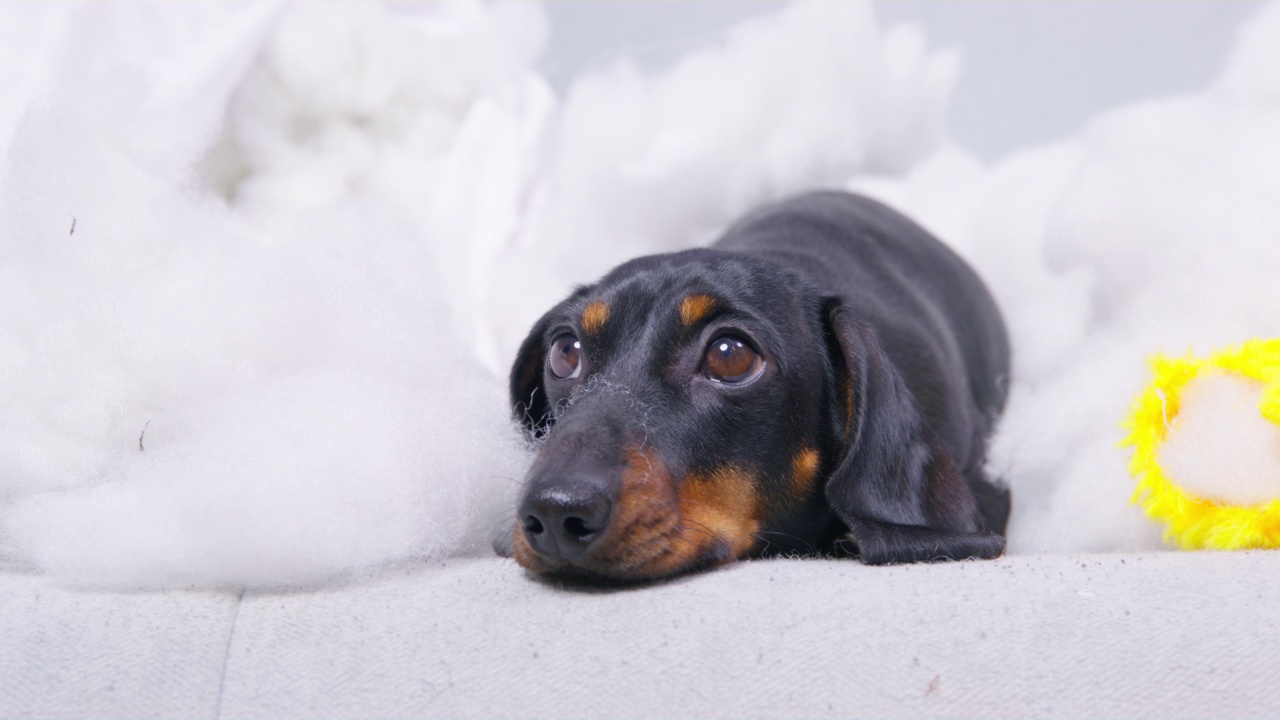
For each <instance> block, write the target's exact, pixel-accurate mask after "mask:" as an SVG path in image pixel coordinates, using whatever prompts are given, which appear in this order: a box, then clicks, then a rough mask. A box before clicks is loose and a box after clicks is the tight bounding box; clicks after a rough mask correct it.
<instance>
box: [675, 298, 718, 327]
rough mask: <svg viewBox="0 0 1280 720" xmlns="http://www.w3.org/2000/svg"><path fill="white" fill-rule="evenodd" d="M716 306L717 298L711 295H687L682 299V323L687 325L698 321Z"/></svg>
mask: <svg viewBox="0 0 1280 720" xmlns="http://www.w3.org/2000/svg"><path fill="white" fill-rule="evenodd" d="M715 306H716V299H715V298H713V297H711V296H710V295H686V296H685V298H684V300H681V301H680V324H681V325H684V326H685V327H689V326H690V325H692V324H694V323H696V322H698V321H699V320H701V319H702V318H704V317H706V316H707V313H709V312H711V308H714V307H715Z"/></svg>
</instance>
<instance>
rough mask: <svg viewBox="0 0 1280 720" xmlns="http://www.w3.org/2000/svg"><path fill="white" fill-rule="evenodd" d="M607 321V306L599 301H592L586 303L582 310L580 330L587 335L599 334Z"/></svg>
mask: <svg viewBox="0 0 1280 720" xmlns="http://www.w3.org/2000/svg"><path fill="white" fill-rule="evenodd" d="M608 320H609V306H608V305H606V304H605V303H603V302H601V301H599V300H593V301H592V302H590V303H587V306H586V307H585V308H583V309H582V329H583V330H584V331H585V332H587V333H588V334H591V335H594V334H596V333H598V332H600V328H602V327H604V324H605V323H606V322H608Z"/></svg>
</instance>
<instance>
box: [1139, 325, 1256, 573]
mask: <svg viewBox="0 0 1280 720" xmlns="http://www.w3.org/2000/svg"><path fill="white" fill-rule="evenodd" d="M1151 369H1152V370H1153V371H1154V373H1155V379H1154V380H1152V382H1151V384H1150V385H1148V386H1147V388H1146V389H1145V390H1143V391H1142V393H1141V394H1139V395H1138V397H1137V398H1136V399H1135V400H1134V403H1133V409H1132V411H1131V412H1130V414H1129V417H1128V419H1127V420H1126V421H1125V423H1124V426H1125V428H1126V429H1128V430H1129V435H1128V437H1126V438H1125V439H1124V441H1123V443H1122V445H1125V446H1133V449H1134V450H1133V458H1132V459H1131V460H1130V462H1129V472H1130V473H1132V474H1133V476H1134V478H1135V479H1136V480H1137V481H1138V489H1137V490H1136V491H1135V492H1134V495H1133V502H1138V503H1141V504H1142V508H1143V510H1145V511H1146V513H1147V515H1149V516H1150V517H1152V518H1155V519H1156V520H1160V521H1162V522H1164V523H1165V525H1166V528H1165V541H1166V542H1176V543H1177V544H1178V545H1179V546H1180V547H1182V548H1183V549H1184V550H1197V549H1205V548H1210V549H1215V550H1236V549H1243V548H1271V547H1280V498H1277V499H1275V500H1272V501H1270V502H1268V503H1264V504H1262V505H1249V506H1241V505H1229V504H1226V503H1222V502H1217V501H1215V500H1212V499H1209V498H1202V497H1197V496H1195V495H1192V494H1190V493H1188V492H1186V491H1185V490H1183V489H1182V488H1180V487H1178V486H1177V485H1175V484H1174V483H1173V482H1172V481H1170V480H1169V478H1168V477H1167V476H1166V475H1165V474H1164V469H1163V468H1161V467H1160V463H1159V462H1158V461H1157V451H1158V450H1159V448H1160V444H1161V443H1163V442H1164V440H1165V436H1166V434H1167V432H1168V429H1169V426H1170V423H1172V422H1173V419H1174V418H1175V417H1177V416H1178V411H1179V409H1180V408H1181V397H1182V389H1183V388H1184V387H1185V386H1186V385H1187V383H1189V382H1191V380H1192V379H1194V378H1195V377H1196V376H1198V375H1200V374H1201V373H1203V372H1205V371H1206V370H1213V369H1219V370H1225V371H1227V372H1231V373H1236V374H1238V375H1242V376H1244V377H1247V378H1252V379H1254V380H1257V381H1260V382H1261V383H1263V391H1262V400H1261V402H1260V403H1259V409H1260V410H1261V412H1262V416H1263V417H1265V418H1266V419H1268V420H1270V421H1271V422H1273V423H1276V424H1277V425H1280V338H1276V339H1272V340H1251V341H1249V342H1246V343H1244V344H1243V345H1240V346H1239V347H1233V348H1228V349H1226V350H1222V351H1219V352H1216V353H1214V354H1213V355H1210V356H1209V357H1208V358H1197V357H1194V356H1191V355H1188V356H1187V357H1185V358H1171V357H1168V356H1165V355H1156V356H1154V357H1152V358H1151Z"/></svg>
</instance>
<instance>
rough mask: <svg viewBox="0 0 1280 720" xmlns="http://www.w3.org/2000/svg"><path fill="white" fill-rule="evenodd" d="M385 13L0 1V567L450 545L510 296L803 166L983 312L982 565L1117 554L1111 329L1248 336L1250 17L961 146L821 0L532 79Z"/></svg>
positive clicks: (470, 12) (930, 101)
mask: <svg viewBox="0 0 1280 720" xmlns="http://www.w3.org/2000/svg"><path fill="white" fill-rule="evenodd" d="M395 7H396V9H386V8H383V7H381V6H376V5H369V4H355V5H344V4H324V5H313V6H307V5H301V6H258V7H244V6H240V7H236V6H232V7H224V6H212V7H204V6H196V7H194V8H193V7H189V6H185V5H155V6H139V5H133V6H124V7H106V6H102V7H99V6H95V5H91V4H90V5H84V6H61V5H59V6H53V7H44V6H34V5H31V6H5V7H2V8H0V87H3V88H5V89H6V92H5V93H4V94H3V95H2V96H0V146H2V147H3V150H4V152H3V155H0V398H2V399H3V403H2V404H0V559H3V560H5V561H6V563H7V564H9V565H16V566H30V567H34V568H38V569H39V570H41V571H43V572H45V573H47V574H49V575H51V576H54V577H56V578H59V579H62V580H65V581H68V582H73V583H80V584H90V585H100V586H114V587H173V586H187V585H200V586H242V587H243V586H286V585H293V584H305V583H315V582H323V581H326V580H329V579H332V578H341V577H349V576H351V575H353V574H358V573H360V572H363V571H365V570H367V569H371V568H376V567H380V566H385V565H388V564H394V563H402V562H414V561H420V560H422V559H424V558H433V557H442V556H446V555H449V554H454V553H459V552H484V551H486V549H487V543H488V539H489V537H490V536H491V534H492V533H493V531H494V530H495V529H496V528H497V527H498V525H499V524H500V523H502V522H504V521H505V522H509V521H510V520H511V516H512V514H513V513H512V508H511V502H512V494H513V491H514V489H515V487H516V484H517V483H518V481H519V479H520V477H521V475H522V472H523V468H524V465H525V463H526V462H527V460H528V458H527V456H526V453H525V451H524V449H523V447H522V445H521V438H520V437H519V434H518V431H517V430H516V429H515V428H514V427H513V426H512V424H511V423H510V422H509V419H508V409H507V406H506V399H505V377H504V376H505V370H506V367H507V364H508V363H509V361H510V358H511V357H512V355H513V353H514V348H515V346H516V345H517V344H518V343H519V341H520V340H521V339H522V337H523V335H524V333H525V332H526V331H527V329H528V327H529V325H530V324H531V323H532V321H533V320H534V319H535V318H536V317H537V316H538V315H539V314H541V313H542V312H543V311H544V310H545V309H546V307H548V306H549V305H550V304H551V303H552V302H554V301H555V300H556V299H558V298H559V297H560V296H561V295H562V294H563V293H564V292H565V291H566V290H567V289H568V288H569V287H571V286H572V285H574V284H577V283H582V282H587V281H590V280H592V279H594V277H596V276H598V275H599V274H600V273H602V272H604V271H605V270H607V269H608V267H609V266H611V265H612V264H614V263H616V262H618V261H620V260H623V259H625V258H627V257H629V256H633V255H636V254H642V253H646V252H654V251H662V250H669V249H673V248H678V247H684V246H688V245H692V244H696V243H699V242H705V241H706V240H708V239H710V238H711V237H712V236H713V235H714V234H715V232H716V231H717V230H718V229H719V228H720V227H722V226H723V225H724V224H725V223H727V222H729V221H731V220H732V219H734V218H735V217H736V216H737V215H739V214H740V213H742V212H744V211H746V210H747V209H749V208H750V207H752V206H753V205H755V204H758V203H761V202H764V201H768V200H771V199H776V198H779V197H782V196H785V195H789V194H792V193H795V192H799V191H802V190H805V189H809V188H814V187H823V186H825V187H832V186H836V187H839V186H850V187H857V188H861V189H864V190H865V191H867V192H871V193H873V194H877V195H879V196H882V197H883V198H885V199H887V200H889V201H890V202H892V203H894V204H897V205H898V206H900V207H901V208H903V209H904V210H906V211H908V212H909V213H911V214H913V215H915V216H917V217H918V218H919V219H920V220H921V221H922V222H924V223H925V224H926V225H928V226H930V227H931V228H933V229H934V230H935V231H937V232H938V233H939V234H940V235H941V236H942V237H943V238H945V239H947V240H948V241H950V242H952V243H953V244H954V245H955V246H956V247H957V249H958V250H960V251H961V252H962V253H963V254H965V255H966V256H967V257H968V258H970V259H971V260H972V261H973V262H974V263H975V264H976V265H977V266H978V267H979V269H980V270H981V272H982V273H983V275H984V276H985V277H986V278H987V279H988V281H989V282H990V283H991V285H992V287H993V289H994V290H995V292H996V294H997V296H998V298H999V299H1000V301H1001V303H1002V305H1003V307H1004V308H1005V310H1006V314H1007V316H1008V320H1009V324H1010V328H1011V330H1012V332H1013V336H1014V343H1015V348H1014V349H1015V355H1016V359H1015V365H1016V377H1015V385H1014V394H1013V397H1012V400H1011V404H1010V407H1009V412H1008V414H1007V417H1006V421H1005V423H1004V426H1003V428H1002V430H1001V432H1000V435H999V437H998V438H997V443H996V448H995V451H994V458H993V462H994V464H995V465H996V467H997V468H998V470H999V471H1000V474H1001V475H1002V476H1003V477H1004V478H1005V479H1006V480H1007V481H1008V483H1009V484H1010V485H1011V486H1012V487H1013V491H1014V494H1015V495H1014V497H1015V514H1014V522H1013V525H1012V527H1011V544H1010V549H1011V551H1013V552H1025V551H1038V550H1054V551H1065V550H1080V549H1117V550H1120V549H1137V548H1143V547H1150V546H1152V545H1153V544H1154V543H1156V542H1157V541H1158V537H1159V530H1158V528H1156V527H1154V526H1153V525H1151V524H1150V523H1148V522H1147V521H1145V520H1144V519H1143V518H1142V517H1141V516H1140V514H1139V513H1138V512H1137V511H1136V510H1135V509H1133V508H1132V507H1131V506H1130V505H1129V503H1128V500H1129V494H1130V493H1131V491H1132V483H1131V482H1130V480H1129V479H1128V477H1127V475H1126V473H1125V471H1124V464H1125V460H1126V457H1125V454H1124V453H1123V452H1122V451H1120V450H1119V449H1117V448H1116V447H1115V444H1116V441H1117V440H1118V439H1119V437H1120V433H1121V431H1120V430H1119V428H1118V422H1119V420H1120V419H1121V418H1122V417H1123V415H1124V411H1125V409H1126V407H1127V405H1128V402H1129V401H1130V399H1131V397H1132V396H1133V394H1134V393H1135V392H1136V391H1137V390H1138V389H1139V387H1140V386H1141V384H1142V382H1143V380H1144V372H1145V370H1144V365H1143V362H1144V361H1143V357H1144V356H1145V355H1146V354H1147V353H1149V352H1153V351H1156V350H1166V351H1181V350H1183V349H1185V348H1186V347H1188V346H1192V345H1194V346H1195V347H1197V348H1199V349H1205V350H1207V349H1208V348H1209V347H1210V346H1212V345H1215V344H1223V343H1233V342H1238V341H1239V340H1241V339H1244V338H1245V337H1248V336H1254V335H1260V336H1269V335H1277V334H1280V332H1277V331H1278V330H1280V314H1277V313H1276V312H1275V311H1274V309H1275V308H1277V307H1280V283H1274V282H1268V278H1267V275H1268V269H1271V270H1272V271H1273V272H1272V274H1274V270H1275V269H1277V268H1280V242H1277V239H1280V206H1277V205H1276V204H1275V203H1274V198H1276V197H1280V175H1278V174H1277V173H1276V171H1275V168H1277V167H1280V133H1277V132H1276V131H1275V130H1274V128H1276V127H1280V67H1278V63H1277V61H1276V59H1275V55H1274V53H1273V52H1271V51H1270V50H1269V49H1270V48H1272V47H1274V46H1275V44H1276V43H1280V10H1277V9H1276V8H1274V7H1273V8H1271V9H1270V10H1269V11H1268V12H1267V13H1265V14H1264V15H1262V16H1260V17H1259V18H1257V19H1256V20H1254V21H1253V23H1252V24H1251V25H1250V26H1249V28H1248V29H1247V32H1246V33H1245V34H1244V35H1243V36H1242V38H1241V40H1240V42H1239V44H1238V47H1237V48H1236V51H1235V53H1234V55H1233V56H1232V58H1231V59H1230V61H1229V63H1228V65H1227V69H1226V70H1225V71H1224V73H1223V76H1222V78H1221V79H1220V80H1219V81H1218V82H1217V83H1216V84H1215V85H1214V86H1213V87H1212V88H1209V89H1207V90H1206V91H1205V92H1204V93H1203V94H1201V95H1198V96H1195V97H1190V98H1179V99H1172V100H1165V101H1160V102H1156V103H1150V104H1146V105H1140V106H1134V107H1129V108H1124V109H1121V110H1118V111H1116V112H1115V113H1113V114H1111V115H1108V116H1106V117H1103V118H1100V119H1098V120H1097V121H1096V122H1095V123H1093V124H1092V125H1091V126H1090V127H1089V128H1088V129H1087V130H1086V131H1085V132H1084V133H1083V134H1082V135H1081V136H1080V137H1079V138H1074V139H1069V140H1065V141H1063V142H1062V143H1060V144H1057V145H1054V146H1052V147H1047V148H1038V149H1033V150H1029V151H1027V152H1025V153H1023V154H1020V155H1018V156H1016V157H1013V158H1010V159H1009V160H1008V161H1006V162H1003V163H1001V164H999V165H997V166H995V167H992V168H987V167H983V166H982V165H981V164H980V163H978V162H977V161H976V160H974V159H972V158H971V157H969V156H968V155H966V154H965V152H964V151H963V149H960V148H956V147H954V146H951V145H949V144H947V143H946V141H945V130H944V118H945V111H946V104H947V99H948V93H949V91H950V87H951V84H952V81H953V79H954V77H955V74H956V72H957V71H958V69H959V65H958V55H956V54H955V53H953V52H950V51H940V50H932V49H929V48H928V47H927V45H926V43H925V41H924V39H923V38H922V37H921V36H920V35H919V34H918V33H916V32H915V31H913V30H911V29H907V28H895V29H890V30H882V29H880V28H879V27H878V26H877V25H876V22H875V19H874V17H873V16H872V14H871V12H870V10H869V8H868V7H867V6H865V5H862V4H858V3H825V2H817V3H810V4H799V5H794V6H791V7H789V8H787V9H786V10H784V11H783V12H781V13H779V14H777V15H774V16H768V17H764V18H761V19H759V20H755V21H752V22H749V23H745V24H743V25H742V26H740V27H739V28H737V29H735V30H734V31H732V32H731V33H729V34H728V35H727V36H726V37H725V38H724V39H723V40H722V41H721V42H718V43H714V44H708V46H707V47H706V48H704V49H701V50H698V51H696V52H694V53H692V54H690V55H689V56H687V57H686V58H685V59H683V60H682V61H680V62H678V63H676V64H675V65H673V66H672V67H671V68H669V69H668V70H665V71H663V72H661V73H658V74H656V75H653V76H646V75H644V74H642V73H640V72H639V71H638V70H636V69H635V68H634V67H632V66H630V65H627V64H621V65H618V66H616V67H612V68H609V69H607V70H605V71H603V72H598V73H594V74H591V75H588V76H584V77H581V78H579V79H577V80H576V81H575V82H574V83H573V84H572V85H571V87H570V89H569V91H568V92H567V93H566V94H565V95H564V97H557V96H556V94H555V93H554V92H553V91H552V90H551V89H550V88H549V86H548V85H547V84H546V82H545V81H544V80H543V79H542V78H541V77H540V76H539V74H538V73H537V72H536V70H535V67H536V62H537V59H538V57H539V55H540V52H541V50H542V48H543V47H544V45H545V43H546V42H547V38H548V32H549V28H548V27H547V23H546V19H545V17H544V16H543V14H542V13H541V10H540V9H539V8H538V6H536V5H531V4H522V3H511V4H501V3H498V4H491V5H482V4H475V3H466V2H455V3H441V4H430V5H427V6H426V7H423V8H417V9H405V8H403V7H401V6H395ZM15 29H20V30H17V31H15ZM19 58H20V59H21V62H19V61H18V59H19Z"/></svg>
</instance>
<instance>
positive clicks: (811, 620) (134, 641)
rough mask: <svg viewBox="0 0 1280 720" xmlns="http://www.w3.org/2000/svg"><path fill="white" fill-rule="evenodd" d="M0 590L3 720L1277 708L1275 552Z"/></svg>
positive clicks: (20, 581) (507, 568) (39, 584)
mask: <svg viewBox="0 0 1280 720" xmlns="http://www.w3.org/2000/svg"><path fill="white" fill-rule="evenodd" d="M0 577H2V578H3V579H2V580H0V678H3V680H2V684H0V715H2V716H6V717H11V716H14V717H16V716H30V715H38V716H49V717H56V716H94V717H138V716H144V715H161V716H185V717H214V716H217V717H373V716H377V717H422V716H439V717H485V716H500V717H554V716H575V717H655V718H656V717H672V716H698V717H837V716H839V717H850V716H871V717H898V716H945V717H968V716H1006V717H1014V716H1018V717H1025V716H1037V717H1058V716H1069V717H1082V716H1113V717H1151V718H1167V717H1224V716H1233V717H1267V716H1275V715H1277V714H1278V713H1280V690H1277V683H1276V678H1277V677H1280V602H1277V599H1276V597H1275V595H1276V593H1275V588H1276V587H1278V586H1280V580H1277V578H1278V577H1280V553H1266V552H1253V553H1238V554H1213V553H1199V554H1184V553H1165V554H1154V555H1140V556H1134V555H1085V556H1078V555H1074V556H1068V555H1060V556H1045V557H1025V556H1024V557H1008V558H1004V559H1001V560H998V561H994V562H987V563H976V562H970V563H958V564H944V565H916V566H904V567H891V568H872V567H866V566H863V565H859V564H857V563H855V562H852V561H814V560H807V561H799V560H784V561H764V562H752V563H741V564H738V565H735V566H731V567H728V568H725V569H722V570H719V571H717V572H713V573H709V574H703V575H697V576H693V577H689V578H686V579H682V580H679V581H676V582H671V583H667V584H663V585H658V586H654V587H647V588H641V589H632V590H625V591H591V592H582V591H566V590H563V589H559V588H557V587H554V586H550V585H546V584H543V583H539V582H534V581H531V580H530V579H528V578H527V577H526V576H525V575H524V574H523V573H522V572H521V571H520V570H519V569H518V568H517V567H515V566H514V565H513V564H512V563H511V562H510V561H506V560H498V559H476V560H455V561H450V562H447V563H437V564H432V565H430V566H426V567H421V568H416V569H413V570H409V571H400V572H398V573H391V574H386V575H383V576H380V577H377V578H372V579H369V580H367V581H365V582H361V583H357V584H352V585H349V586H346V587H340V588H333V589H326V590H317V591H305V592H296V593H288V594H280V593H254V592H249V593H245V594H244V595H243V597H242V598H241V597H240V596H239V595H238V594H237V593H194V592H173V593H168V594H154V593H152V594H134V595H130V594H102V593H86V592H79V591H71V590H66V589H60V588H56V587H53V586H51V585H49V584H48V583H47V582H46V581H44V580H41V579H39V578H35V577H30V576H22V575H14V574H9V575H4V576H0Z"/></svg>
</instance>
